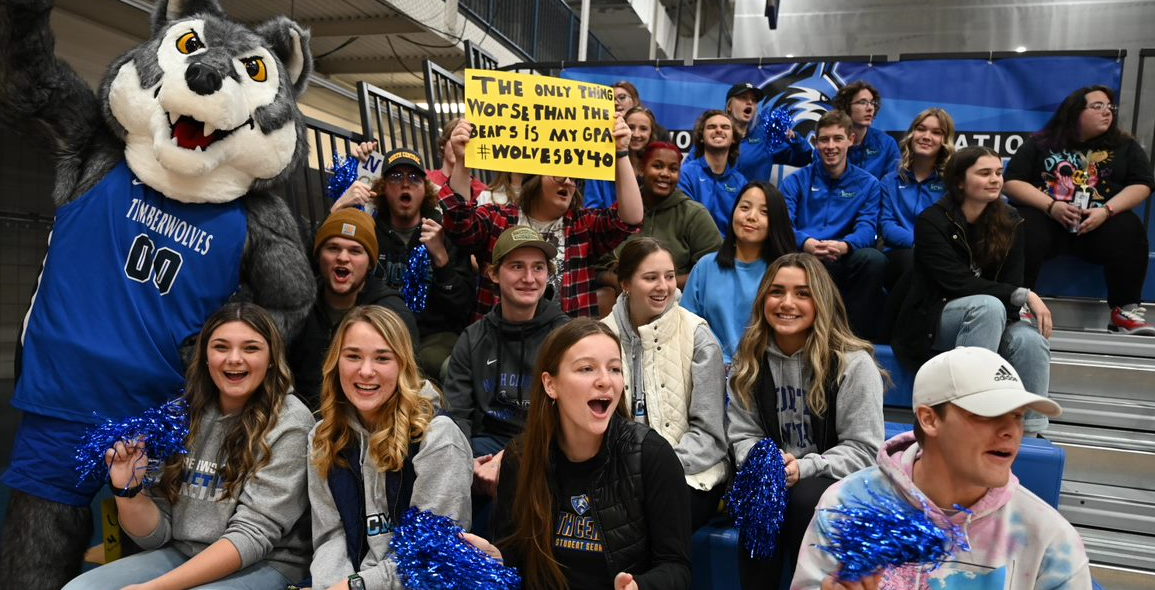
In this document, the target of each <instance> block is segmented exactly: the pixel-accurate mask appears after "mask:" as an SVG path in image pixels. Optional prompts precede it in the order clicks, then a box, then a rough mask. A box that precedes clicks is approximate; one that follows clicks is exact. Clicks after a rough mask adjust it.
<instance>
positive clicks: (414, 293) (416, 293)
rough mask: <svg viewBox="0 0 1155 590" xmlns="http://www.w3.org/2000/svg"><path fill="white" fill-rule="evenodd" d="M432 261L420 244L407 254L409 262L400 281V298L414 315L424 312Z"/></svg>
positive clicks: (427, 251) (426, 249)
mask: <svg viewBox="0 0 1155 590" xmlns="http://www.w3.org/2000/svg"><path fill="white" fill-rule="evenodd" d="M432 266H433V260H432V259H431V258H430V257H429V248H427V247H425V244H421V245H419V246H417V247H416V248H414V249H413V251H412V252H411V253H410V254H409V262H408V264H406V265H405V275H404V278H403V279H402V282H403V284H402V286H401V296H402V297H403V298H404V299H405V306H406V307H408V308H409V311H411V312H413V313H414V314H420V313H421V312H423V311H425V304H426V303H428V301H429V274H430V268H431V267H432Z"/></svg>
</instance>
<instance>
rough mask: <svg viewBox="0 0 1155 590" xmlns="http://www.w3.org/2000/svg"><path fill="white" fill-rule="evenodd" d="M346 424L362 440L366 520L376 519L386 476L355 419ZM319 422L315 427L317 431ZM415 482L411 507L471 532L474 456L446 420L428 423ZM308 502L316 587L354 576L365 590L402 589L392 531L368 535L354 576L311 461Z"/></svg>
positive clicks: (325, 488) (382, 507) (384, 503)
mask: <svg viewBox="0 0 1155 590" xmlns="http://www.w3.org/2000/svg"><path fill="white" fill-rule="evenodd" d="M349 423H350V425H352V427H353V429H354V430H355V431H356V432H357V435H358V436H359V437H361V445H360V446H361V473H362V475H363V481H364V488H365V489H364V494H365V517H366V518H367V519H368V518H374V519H376V518H378V517H379V516H380V515H382V514H389V501H388V498H387V496H386V493H385V474H384V473H382V472H381V471H379V470H378V469H377V466H376V465H375V464H374V463H373V457H372V456H371V455H370V454H369V453H368V452H367V447H368V444H367V442H368V437H369V433H368V432H366V430H365V428H364V427H363V426H361V421H360V420H358V419H356V418H351V419H350V420H349ZM320 424H321V423H320V422H318V423H317V425H318V426H320ZM316 433H317V429H316V428H315V427H314V428H313V432H312V433H310V435H309V456H310V457H311V456H312V454H313V437H314V436H315V435H316ZM413 470H414V471H415V472H416V475H417V480H416V481H414V483H413V497H412V499H411V500H410V503H409V505H410V506H416V507H418V508H420V509H422V510H429V511H432V512H434V513H437V514H440V515H442V516H448V517H449V518H452V519H453V520H455V521H457V523H458V524H460V525H461V526H462V528H465V529H466V530H468V529H469V525H470V520H471V508H470V499H469V489H470V486H471V485H473V454H472V452H471V451H470V449H469V441H468V440H467V439H466V438H465V435H464V434H462V432H461V429H459V428H458V427H457V425H455V424H454V423H453V420H451V419H450V418H449V417H447V416H436V417H434V418H433V420H432V421H430V422H429V427H428V429H426V431H425V438H423V439H422V440H421V448H420V449H419V450H418V451H417V455H416V456H414V457H413ZM309 502H310V503H311V504H312V508H313V564H312V565H311V566H310V568H309V569H310V573H312V575H313V587H314V588H328V587H330V586H332V585H333V584H336V583H337V582H340V581H341V580H343V579H345V578H347V577H349V576H350V575H352V574H354V573H358V574H360V575H361V578H362V579H363V580H364V581H365V589H366V590H402V589H403V588H404V587H403V586H402V584H401V580H400V579H399V578H398V576H397V569H396V564H395V563H394V562H393V559H392V551H391V550H390V548H389V542H390V541H391V540H392V539H393V533H392V532H382V533H381V534H375V535H371V536H369V553H368V554H366V555H365V559H364V560H363V561H362V562H361V568H360V571H357V572H354V570H353V564H352V562H350V561H349V555H348V553H347V550H346V545H345V528H344V527H343V526H342V525H341V516H340V514H339V513H338V512H337V505H336V503H335V502H334V501H333V494H332V493H331V492H330V491H329V482H328V480H327V479H326V478H323V477H321V474H320V473H319V472H318V471H317V467H316V465H314V464H313V462H312V461H309Z"/></svg>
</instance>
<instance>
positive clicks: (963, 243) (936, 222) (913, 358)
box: [890, 195, 1024, 370]
mask: <svg viewBox="0 0 1155 590" xmlns="http://www.w3.org/2000/svg"><path fill="white" fill-rule="evenodd" d="M1008 207H1009V205H1008ZM1011 216H1012V217H1013V218H1014V220H1015V229H1014V232H1015V235H1014V238H1013V239H1012V240H1011V247H1010V250H1009V251H1008V252H1007V254H1006V256H1004V257H1003V259H1002V261H1001V262H1000V263H999V264H995V265H990V266H989V267H988V268H983V269H980V270H979V272H978V273H977V274H976V272H975V271H974V270H973V269H972V266H973V264H972V261H973V258H972V254H971V251H972V248H973V247H974V245H973V244H971V243H969V242H968V240H967V231H966V229H967V223H966V218H965V217H963V214H962V211H960V210H959V208H958V207H957V206H956V205H955V204H954V203H953V202H952V201H951V200H950V196H949V195H948V196H945V197H943V198H942V199H940V200H939V201H938V202H937V203H935V204H934V205H931V206H930V207H927V208H926V210H925V211H923V212H922V214H921V215H919V216H918V220H917V221H916V222H915V226H914V268H913V269H912V270H911V272H910V274H909V276H908V277H907V280H906V281H903V282H904V283H907V284H905V285H903V286H901V287H900V288H899V289H896V291H895V292H894V293H892V294H891V297H897V298H899V299H898V301H901V302H902V303H901V308H900V312H899V314H898V318H899V320H898V321H896V322H895V324H894V327H893V332H892V334H893V335H892V338H891V343H890V344H891V347H893V348H894V353H895V356H897V357H898V359H899V360H900V361H902V363H903V364H904V365H906V366H907V368H909V369H911V370H917V368H918V367H919V366H921V365H922V363H923V362H925V361H926V360H927V359H929V358H930V357H931V346H932V345H933V344H934V341H935V337H936V335H937V332H938V323H939V319H940V318H941V317H942V309H943V307H945V306H946V304H947V302H948V301H951V300H954V299H958V298H960V297H967V296H970V295H991V296H993V297H996V298H997V299H998V300H999V301H1002V302H1003V304H1004V305H1006V307H1007V319H1008V320H1011V321H1017V320H1018V319H1019V308H1018V307H1016V306H1014V305H1013V304H1012V303H1011V296H1012V295H1013V294H1014V292H1015V290H1017V289H1019V288H1021V287H1022V286H1023V264H1024V253H1023V249H1024V246H1023V231H1022V219H1021V218H1020V217H1019V216H1018V214H1017V213H1015V212H1014V210H1013V209H1012V210H1011Z"/></svg>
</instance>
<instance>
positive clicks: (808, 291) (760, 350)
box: [726, 252, 883, 588]
mask: <svg viewBox="0 0 1155 590" xmlns="http://www.w3.org/2000/svg"><path fill="white" fill-rule="evenodd" d="M751 316H752V317H753V318H754V319H753V320H752V321H751V325H750V328H749V330H748V331H747V332H746V335H745V336H744V337H743V338H742V343H741V344H740V345H739V347H738V353H737V354H735V355H734V364H733V370H732V371H731V373H730V382H729V385H730V405H729V407H728V409H727V412H726V415H727V417H728V418H729V424H728V425H727V427H726V435H727V438H728V439H729V441H730V445H731V447H732V448H733V451H734V459H735V461H736V462H737V465H738V466H739V467H741V465H742V464H743V463H744V462H745V461H746V456H747V454H749V452H750V449H751V448H752V447H753V446H754V445H755V444H757V443H758V441H760V440H762V439H764V438H769V439H771V440H773V441H774V443H775V444H776V445H777V446H778V448H779V449H780V450H781V451H782V454H783V459H784V461H785V463H786V484H787V485H788V486H789V487H790V500H789V503H788V504H787V507H786V515H785V520H784V522H783V524H782V530H781V536H780V538H779V540H778V551H777V552H776V553H775V554H774V555H773V556H772V557H770V558H769V559H765V560H756V559H752V558H751V557H750V556H749V554H748V553H744V552H742V553H741V554H740V555H739V574H740V576H741V580H742V587H743V588H762V587H765V586H767V585H770V586H775V585H777V583H778V580H780V579H781V577H782V573H783V571H782V570H783V568H784V567H785V566H784V564H785V563H792V562H795V561H797V557H798V550H799V547H800V546H801V544H802V535H803V534H804V533H805V532H806V527H807V526H808V525H809V524H810V519H811V517H813V516H814V507H815V506H816V505H817V504H818V500H819V498H820V497H821V496H822V494H823V492H825V491H826V488H828V487H830V486H831V485H832V484H834V482H835V481H837V480H839V479H842V478H844V477H846V476H848V475H850V474H851V473H854V472H856V471H858V470H860V469H864V468H866V467H869V466H871V465H873V464H874V461H875V455H876V454H877V453H878V449H879V446H880V445H881V444H882V439H883V423H882V391H883V383H882V371H881V370H880V369H879V368H878V365H877V363H876V362H875V360H874V354H873V353H874V348H873V347H872V346H871V345H870V343H869V342H866V341H865V340H862V339H859V338H858V337H856V336H855V335H854V333H853V332H851V330H850V324H849V321H848V320H847V317H846V307H845V306H844V305H843V303H842V297H841V296H840V295H839V294H838V288H837V287H835V285H834V281H833V280H832V279H831V278H830V275H829V273H827V272H826V267H825V266H824V265H823V264H822V262H821V261H819V260H818V258H816V257H814V256H813V255H810V254H805V253H801V252H799V253H792V254H786V255H785V256H782V257H781V258H779V259H777V260H775V261H774V263H773V264H771V265H770V268H769V269H767V270H766V277H765V279H763V281H762V285H761V286H760V287H759V288H758V295H757V297H756V298H755V300H754V305H753V310H752V311H751Z"/></svg>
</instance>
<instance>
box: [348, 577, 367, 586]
mask: <svg viewBox="0 0 1155 590" xmlns="http://www.w3.org/2000/svg"><path fill="white" fill-rule="evenodd" d="M349 590H365V580H362V579H361V576H359V575H357V574H353V575H351V576H349Z"/></svg>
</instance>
